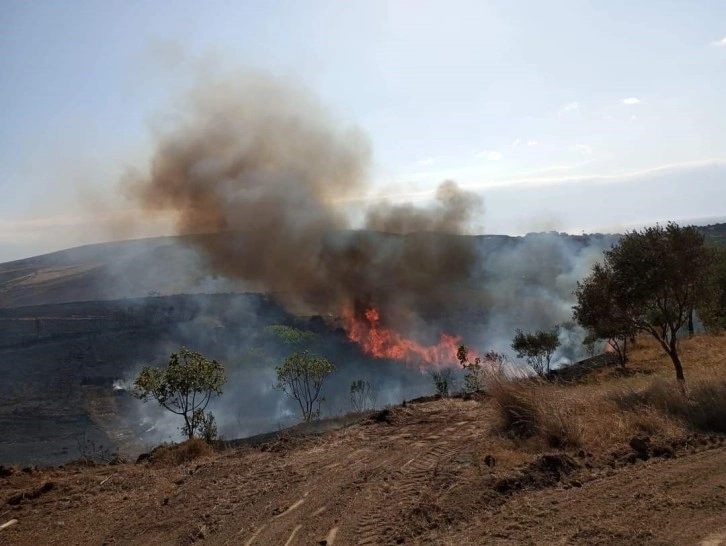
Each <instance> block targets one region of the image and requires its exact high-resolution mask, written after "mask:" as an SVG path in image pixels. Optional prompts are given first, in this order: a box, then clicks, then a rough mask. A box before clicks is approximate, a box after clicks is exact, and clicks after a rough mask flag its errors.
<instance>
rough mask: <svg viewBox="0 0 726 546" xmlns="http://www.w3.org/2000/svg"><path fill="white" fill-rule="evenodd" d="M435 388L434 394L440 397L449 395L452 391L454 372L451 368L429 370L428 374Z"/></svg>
mask: <svg viewBox="0 0 726 546" xmlns="http://www.w3.org/2000/svg"><path fill="white" fill-rule="evenodd" d="M429 375H430V376H431V379H432V380H433V382H434V387H435V388H436V394H438V395H439V396H442V397H446V396H449V395H451V393H452V392H453V391H454V372H453V371H452V370H451V368H442V369H440V370H431V371H430V372H429Z"/></svg>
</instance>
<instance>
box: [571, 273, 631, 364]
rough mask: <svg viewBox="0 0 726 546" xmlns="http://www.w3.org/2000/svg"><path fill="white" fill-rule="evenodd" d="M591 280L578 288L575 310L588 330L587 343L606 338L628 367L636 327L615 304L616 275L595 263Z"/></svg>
mask: <svg viewBox="0 0 726 546" xmlns="http://www.w3.org/2000/svg"><path fill="white" fill-rule="evenodd" d="M590 279H591V282H589V283H587V285H578V288H577V290H576V291H575V295H576V296H577V301H578V304H577V305H576V306H575V308H574V310H573V316H574V318H575V320H576V321H577V323H578V324H579V325H580V326H582V327H583V328H584V329H585V330H586V331H587V336H586V337H585V341H584V343H585V345H588V344H590V343H593V342H594V341H596V340H598V339H602V340H605V341H606V342H607V343H609V345H610V346H611V347H612V348H613V349H614V350H615V353H616V354H617V355H618V360H619V361H620V365H621V366H625V364H626V362H627V359H628V354H627V350H628V339H632V338H633V337H634V336H635V328H634V327H633V325H632V324H631V322H630V321H629V320H628V318H627V316H625V314H624V313H622V312H621V310H620V309H619V308H618V306H617V305H615V301H614V298H615V296H616V286H615V276H614V275H613V274H612V271H610V270H608V269H606V268H604V267H603V266H601V265H600V264H595V266H593V269H592V273H591V275H590Z"/></svg>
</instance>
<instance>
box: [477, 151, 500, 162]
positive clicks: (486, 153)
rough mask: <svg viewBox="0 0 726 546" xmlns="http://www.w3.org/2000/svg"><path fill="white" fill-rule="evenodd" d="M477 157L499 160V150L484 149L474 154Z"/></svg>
mask: <svg viewBox="0 0 726 546" xmlns="http://www.w3.org/2000/svg"><path fill="white" fill-rule="evenodd" d="M476 157H477V159H485V160H486V161H499V160H500V159H501V158H502V154H501V152H497V151H496V150H484V151H482V152H479V153H478V154H476Z"/></svg>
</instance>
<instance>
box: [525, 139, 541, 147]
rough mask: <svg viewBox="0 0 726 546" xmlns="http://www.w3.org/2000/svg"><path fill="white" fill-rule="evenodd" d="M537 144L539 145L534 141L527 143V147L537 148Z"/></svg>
mask: <svg viewBox="0 0 726 546" xmlns="http://www.w3.org/2000/svg"><path fill="white" fill-rule="evenodd" d="M537 144H539V142H537V141H536V140H528V141H527V146H537Z"/></svg>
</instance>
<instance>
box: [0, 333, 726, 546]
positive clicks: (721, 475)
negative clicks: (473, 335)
mask: <svg viewBox="0 0 726 546" xmlns="http://www.w3.org/2000/svg"><path fill="white" fill-rule="evenodd" d="M725 350H726V337H724V336H720V337H712V336H698V337H695V338H693V339H690V340H686V341H685V342H684V361H685V362H686V370H687V371H686V373H687V376H688V378H689V381H690V385H691V402H690V403H689V405H688V406H687V407H686V406H683V408H684V413H680V414H679V413H677V412H675V413H674V411H673V408H677V407H679V406H678V404H679V403H677V400H678V398H677V396H679V395H678V394H677V392H676V391H675V390H674V385H673V384H672V381H671V376H672V370H671V368H670V365H669V363H668V362H667V359H666V358H665V357H664V355H663V354H662V352H661V351H660V350H659V349H658V348H657V347H656V346H655V345H654V344H653V343H651V342H650V341H648V340H640V341H639V342H638V345H637V347H636V348H635V350H634V352H633V354H632V357H631V362H630V364H629V368H628V369H627V370H626V373H624V372H622V371H621V370H618V369H616V368H610V367H608V368H600V369H597V370H594V371H593V372H591V373H590V375H589V376H587V377H586V378H585V379H584V380H583V381H582V382H581V383H579V384H576V385H569V386H568V385H547V384H533V385H530V386H527V385H526V384H522V385H520V386H516V385H515V388H516V389H517V391H516V392H517V393H519V394H518V396H524V395H526V394H527V393H528V392H530V393H533V394H535V395H536V399H537V400H538V401H540V402H541V403H543V404H545V406H544V407H548V408H550V410H551V413H547V414H546V415H549V416H550V417H552V416H555V417H556V419H555V420H554V421H553V420H551V419H550V418H549V417H547V416H546V415H545V414H543V415H542V416H540V419H541V421H538V423H539V424H538V428H537V431H536V433H535V434H534V436H531V437H529V438H525V437H522V436H517V435H512V431H511V430H508V429H507V428H506V427H504V423H503V422H502V421H501V418H502V416H501V412H500V410H499V408H501V407H502V406H501V403H502V400H503V399H502V397H501V396H500V395H497V394H496V393H497V392H500V391H497V389H496V385H495V384H492V387H491V389H492V390H491V396H484V397H480V398H475V399H443V400H434V401H423V402H420V403H411V402H409V403H408V404H405V405H402V406H401V405H399V406H396V407H391V408H389V409H388V410H387V411H384V412H379V413H377V414H373V415H370V416H368V417H367V418H364V419H363V420H361V421H360V422H359V423H357V424H353V425H351V426H347V427H345V428H343V429H340V430H337V431H332V432H327V433H324V434H322V435H319V436H306V437H305V436H304V437H296V436H292V435H289V434H285V433H281V434H280V435H279V436H278V438H277V439H275V440H273V441H271V442H268V443H266V444H263V445H262V446H257V447H238V448H232V447H230V448H228V449H226V450H223V451H221V452H219V453H217V454H208V455H205V454H203V453H202V454H201V456H199V457H198V458H196V459H193V460H188V461H187V462H181V463H180V464H176V463H174V462H173V461H172V459H171V456H172V455H173V453H174V452H173V451H172V452H169V451H167V452H166V453H163V452H157V454H156V456H155V458H154V457H152V459H151V461H146V462H143V463H140V464H121V465H116V466H92V467H86V466H82V465H78V464H71V465H68V466H66V467H65V468H56V469H46V470H39V469H32V468H28V469H25V470H22V471H20V470H12V469H3V471H2V473H1V474H0V475H2V476H4V477H3V478H0V499H4V500H5V505H4V506H2V507H1V508H0V513H2V517H1V519H0V524H2V523H5V522H7V521H10V520H17V521H16V522H15V523H14V524H13V525H11V526H9V527H7V528H5V529H3V530H0V541H3V543H8V544H18V545H24V544H28V545H30V544H38V543H44V544H67V543H69V542H72V543H77V544H101V543H104V544H112V543H113V544H191V543H196V542H203V543H205V544H245V545H248V546H251V545H253V544H254V545H265V544H286V545H288V546H293V545H296V544H326V545H332V544H337V545H348V544H442V545H452V546H453V545H477V544H501V545H514V544H636V545H637V544H642V545H655V544H659V545H664V544H673V545H676V544H677V545H683V544H689V545H701V546H713V545H718V544H722V543H724V540H726V522H725V521H724V518H723V514H724V511H725V510H726V445H725V443H724V441H725V440H726V436H725V435H724V433H725V432H726V408H725V407H724V399H725V397H724V394H725V393H724V391H725V390H726V386H725V385H726V384H724V382H723V380H722V377H723V374H724V372H726V364H724V362H723V359H722V355H723V353H724V351H725ZM529 389H533V390H529ZM709 393H710V394H709ZM500 394H501V392H500ZM674 396H675V397H676V398H674ZM666 400H670V401H671V403H670V404H663V403H662V402H664V401H666ZM548 401H550V402H548ZM554 401H556V406H548V405H547V404H548V403H554ZM674 402H676V403H675V404H674ZM668 407H670V408H671V409H670V410H668V409H667V408H668ZM555 410H557V411H555ZM704 412H707V413H704ZM706 417H707V418H706ZM552 423H559V425H558V426H557V427H555V428H551V425H552ZM503 427H504V428H503ZM552 434H555V436H556V437H558V438H560V440H561V441H560V444H561V445H560V446H559V447H553V446H554V443H553V441H552ZM633 438H637V439H638V441H635V440H634V439H633ZM183 453H185V452H184V451H180V450H177V454H183ZM190 453H191V449H190V448H188V449H187V451H186V454H187V455H189V454H190Z"/></svg>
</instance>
